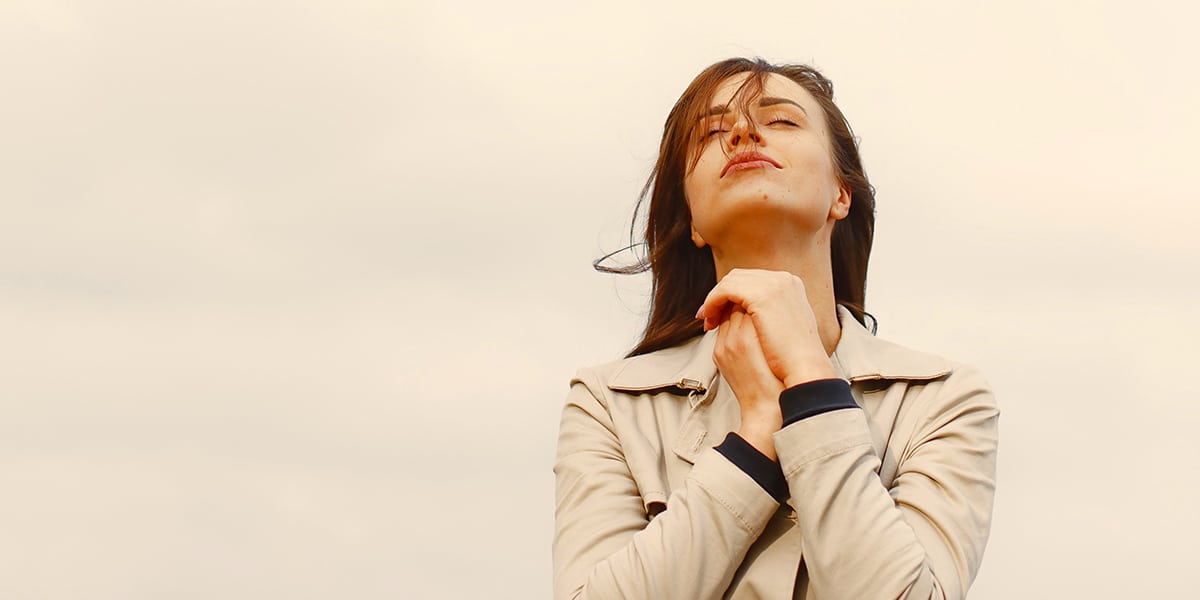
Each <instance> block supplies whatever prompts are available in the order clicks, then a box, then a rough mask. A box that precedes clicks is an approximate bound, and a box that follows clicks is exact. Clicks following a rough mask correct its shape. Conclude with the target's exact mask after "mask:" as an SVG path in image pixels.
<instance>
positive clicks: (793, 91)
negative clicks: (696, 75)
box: [709, 73, 820, 114]
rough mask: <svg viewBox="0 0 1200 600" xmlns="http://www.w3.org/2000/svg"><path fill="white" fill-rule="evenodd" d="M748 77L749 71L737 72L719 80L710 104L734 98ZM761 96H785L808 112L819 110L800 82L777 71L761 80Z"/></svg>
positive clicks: (723, 104) (723, 102)
mask: <svg viewBox="0 0 1200 600" xmlns="http://www.w3.org/2000/svg"><path fill="white" fill-rule="evenodd" d="M749 77H750V73H738V74H737V75H733V76H731V77H729V78H727V79H726V80H725V81H722V82H721V85H719V86H718V87H717V91H716V93H715V94H713V98H712V101H711V102H710V103H709V105H710V106H726V105H728V104H729V103H730V101H731V100H733V99H734V95H735V94H737V93H738V90H740V89H742V84H744V83H746V79H747V78H749ZM758 95H761V96H774V97H776V98H787V99H789V100H794V101H796V102H798V103H799V104H800V105H801V106H803V107H804V108H805V110H806V111H807V112H808V113H809V114H817V113H814V112H813V111H814V110H818V111H819V110H820V107H819V106H818V105H817V101H816V99H815V98H813V96H812V94H810V93H808V90H806V89H804V88H803V87H801V85H800V84H798V83H796V82H795V81H792V80H791V79H788V78H787V77H784V76H783V75H780V74H778V73H768V74H767V76H766V79H765V80H764V81H763V89H762V93H761V94H758ZM753 99H754V98H745V100H750V101H753Z"/></svg>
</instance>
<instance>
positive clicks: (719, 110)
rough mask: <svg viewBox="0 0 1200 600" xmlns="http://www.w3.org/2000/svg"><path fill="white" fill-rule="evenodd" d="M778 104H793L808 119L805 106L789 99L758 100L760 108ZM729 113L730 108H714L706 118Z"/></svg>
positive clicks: (767, 97) (767, 98)
mask: <svg viewBox="0 0 1200 600" xmlns="http://www.w3.org/2000/svg"><path fill="white" fill-rule="evenodd" d="M776 104H791V105H792V106H795V107H796V108H798V109H800V112H802V113H804V116H806V117H807V116H808V111H807V110H805V109H804V107H803V106H800V103H799V102H796V101H795V100H789V99H787V98H779V97H776V96H763V97H762V98H759V99H758V106H759V107H760V108H761V107H766V106H775V105H776ZM728 112H729V107H728V106H714V107H712V108H710V109H708V114H707V115H706V116H709V117H715V116H717V115H723V114H726V113H728Z"/></svg>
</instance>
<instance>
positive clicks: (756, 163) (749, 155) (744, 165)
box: [721, 152, 783, 178]
mask: <svg viewBox="0 0 1200 600" xmlns="http://www.w3.org/2000/svg"><path fill="white" fill-rule="evenodd" d="M766 167H774V168H776V169H782V168H783V167H781V166H780V165H779V163H777V162H775V159H773V158H771V157H770V156H767V155H766V154H763V153H761V152H739V153H738V154H734V155H733V156H731V157H730V158H729V162H728V163H725V168H724V169H721V177H722V178H723V177H725V175H726V174H728V173H732V172H734V171H743V170H746V169H764V168H766Z"/></svg>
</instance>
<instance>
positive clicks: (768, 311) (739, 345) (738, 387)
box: [696, 269, 836, 459]
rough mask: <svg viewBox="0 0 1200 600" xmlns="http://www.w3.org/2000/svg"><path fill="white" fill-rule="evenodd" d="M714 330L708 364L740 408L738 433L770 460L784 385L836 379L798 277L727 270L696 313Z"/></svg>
mask: <svg viewBox="0 0 1200 600" xmlns="http://www.w3.org/2000/svg"><path fill="white" fill-rule="evenodd" d="M696 318H697V319H704V330H705V331H710V330H712V329H714V328H715V329H717V344H716V347H715V348H714V350H713V362H715V363H716V365H717V368H718V369H719V370H720V371H721V374H722V375H723V376H724V377H725V381H727V382H728V383H729V386H730V387H731V388H732V389H733V393H734V395H735V396H737V399H738V404H739V405H740V407H741V414H742V425H741V427H740V428H739V429H738V434H739V435H741V436H742V437H743V438H744V439H746V441H748V442H750V444H751V445H753V446H754V447H755V448H757V449H758V450H759V451H760V452H762V453H763V454H765V455H767V456H768V457H769V458H771V459H775V448H774V442H773V440H772V437H771V436H772V434H774V433H775V432H776V431H778V430H779V428H780V427H781V426H782V424H783V418H782V416H781V414H780V410H779V393H780V392H782V391H783V390H784V389H786V388H789V387H792V386H795V385H799V384H801V383H805V382H807V381H813V380H816V379H825V378H829V377H836V374H835V372H834V369H833V364H832V363H831V362H830V361H829V356H828V355H827V354H826V353H825V348H824V346H823V345H822V343H821V335H820V332H819V331H818V328H817V319H816V317H815V316H814V314H813V310H812V307H811V305H810V304H809V302H808V296H807V294H806V292H805V289H804V282H803V281H802V280H801V279H800V278H799V277H797V276H795V275H793V274H791V273H787V272H784V271H764V270H757V269H734V270H732V271H730V272H729V273H728V274H726V275H725V277H723V278H722V279H721V281H720V282H719V283H717V285H716V286H715V287H714V288H713V289H712V291H710V292H709V294H708V297H707V298H705V300H704V304H703V305H702V306H701V307H700V310H698V311H697V312H696Z"/></svg>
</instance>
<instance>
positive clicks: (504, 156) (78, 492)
mask: <svg viewBox="0 0 1200 600" xmlns="http://www.w3.org/2000/svg"><path fill="white" fill-rule="evenodd" d="M1197 16H1198V15H1197V14H1196V11H1195V9H1188V11H1187V12H1182V11H1181V10H1180V9H1176V8H1171V5H1170V4H1168V3H1155V2H1110V3H1087V4H1081V5H1079V6H1068V5H1067V3H1041V2H1018V3H1014V2H1003V3H1002V2H991V3H982V2H921V3H871V4H859V3H834V2H822V3H804V2H787V3H783V2H770V3H759V4H735V3H698V2H681V3H670V4H668V3H655V4H649V3H647V4H642V3H633V2H606V3H585V4H576V3H559V2H544V3H536V2H527V1H521V2H507V3H483V2H479V3H474V4H442V3H436V2H420V3H411V2H410V3H405V2H401V3H394V2H362V1H349V2H323V3H313V2H296V3H285V2H213V1H204V2H201V1H194V2H128V1H107V2H63V1H57V0H29V1H25V2H22V1H16V2H14V1H13V0H8V1H6V2H4V3H3V4H0V140H2V141H0V203H2V204H0V208H2V213H0V215H2V218H0V598H3V599H9V598H12V599H35V598H36V599H89V600H93V599H110V598H111V599H143V598H144V599H160V598H172V599H188V598H264V597H270V598H341V597H345V598H424V597H444V598H482V597H504V598H528V597H545V596H547V595H548V594H549V578H550V554H549V545H550V536H551V529H552V512H553V506H552V494H553V490H552V486H553V477H552V475H551V471H550V469H551V464H552V459H553V453H554V444H555V436H556V428H557V418H558V411H559V407H560V405H561V402H562V399H563V397H564V394H565V392H566V389H567V388H566V382H567V379H568V378H569V377H570V375H571V373H572V372H573V371H574V369H575V368H576V367H577V366H579V365H581V364H586V363H594V362H599V361H605V360H609V359H612V358H615V357H617V356H619V355H621V354H622V353H623V352H624V351H625V350H627V349H628V347H629V346H630V345H631V343H632V342H633V340H634V339H635V337H636V335H637V331H638V328H639V327H640V323H641V319H642V315H641V312H640V311H641V310H642V308H643V306H644V301H645V288H644V285H645V280H644V279H631V280H630V279H617V278H613V277H610V276H605V275H600V274H596V273H593V272H592V271H591V269H590V265H589V262H590V261H591V260H592V259H593V258H595V257H597V256H599V255H600V254H603V253H604V252H606V251H608V250H611V249H615V248H618V247H620V246H621V245H622V243H623V241H624V235H625V232H626V227H627V219H628V215H629V212H630V210H631V208H632V205H633V202H634V199H635V196H636V194H637V192H638V190H639V188H640V185H641V183H642V181H643V179H644V177H645V176H646V174H647V173H648V172H649V168H650V165H651V163H652V161H653V158H654V153H655V149H656V144H657V140H658V135H659V132H660V130H661V126H662V121H663V119H664V117H665V115H666V112H667V110H668V108H669V107H670V106H671V104H672V103H673V101H674V100H675V98H676V97H677V96H678V94H679V93H680V92H681V91H682V89H683V87H684V86H685V85H686V83H687V82H688V81H689V79H690V78H691V77H692V76H693V75H694V74H695V73H696V72H698V71H699V70H700V69H701V68H703V67H704V66H706V65H707V64H709V63H711V62H713V61H715V60H718V59H720V58H724V57H727V56H731V55H762V56H764V57H766V58H769V59H772V60H780V61H786V60H792V61H801V62H812V63H813V64H815V65H816V66H818V67H819V68H822V69H823V70H824V71H825V72H826V74H827V75H828V76H830V77H831V78H832V79H833V80H834V82H835V84H836V89H837V98H838V100H839V103H840V105H841V106H842V107H843V109H844V110H845V112H846V113H847V115H848V116H849V118H850V121H851V123H852V124H853V125H854V127H855V129H856V132H857V134H858V135H860V136H861V137H862V140H863V142H862V147H863V154H864V158H865V161H866V166H867V170H868V173H869V174H870V175H871V177H872V181H873V183H874V184H875V185H876V187H877V188H878V207H879V208H878V237H877V241H876V245H875V252H874V259H873V262H872V270H871V278H870V282H869V286H868V303H869V309H870V310H871V311H872V312H874V313H875V314H876V315H877V316H878V317H879V319H880V321H881V327H880V335H882V336H885V337H888V338H890V339H893V340H896V341H901V342H903V343H906V344H908V345H911V346H914V347H918V348H923V349H928V350H933V351H936V352H938V353H941V354H944V355H947V356H950V357H953V358H956V359H959V360H963V361H969V362H973V363H976V364H978V365H980V366H981V367H982V368H983V369H984V371H985V372H986V373H988V374H989V376H990V378H991V380H992V382H993V383H994V385H995V388H996V391H997V393H998V395H999V399H1000V402H1001V404H1002V408H1003V417H1002V428H1003V430H1002V446H1001V464H1000V473H999V477H1000V481H999V484H1000V488H999V492H998V494H997V504H996V512H995V515H996V516H995V525H994V530H993V534H992V538H991V543H990V546H989V548H988V554H987V557H986V561H985V563H984V567H983V571H982V572H981V574H980V576H979V579H978V581H977V584H976V586H975V591H974V593H973V594H972V598H974V599H999V598H1018V597H1019V598H1064V597H1072V598H1126V597H1163V598H1181V597H1185V596H1191V595H1192V594H1194V590H1193V589H1192V587H1193V585H1192V582H1193V579H1194V578H1193V577H1192V571H1193V570H1194V564H1195V562H1196V558H1197V553H1196V550H1195V540H1196V539H1197V538H1198V537H1200V523H1198V520H1197V517H1196V510H1197V509H1196V505H1197V501H1198V500H1200V498H1198V497H1197V496H1198V494H1197V492H1198V490H1200V469H1197V466H1196V465H1197V459H1198V458H1200V443H1198V442H1197V437H1196V430H1197V428H1198V427H1200V409H1198V408H1197V404H1196V402H1197V397H1196V392H1195V390H1194V381H1193V378H1194V376H1195V374H1196V370H1195V365H1196V359H1197V352H1196V350H1195V349H1194V348H1195V346H1194V343H1195V340H1196V339H1197V334H1198V333H1200V331H1198V328H1197V325H1196V312H1195V309H1196V306H1197V304H1198V302H1200V287H1198V286H1197V284H1196V280H1195V278H1196V275H1197V262H1198V261H1197V259H1198V258H1200V243H1198V242H1197V239H1196V236H1195V232H1194V221H1196V219H1197V217H1200V209H1198V208H1197V203H1198V201H1200V197H1198V193H1197V191H1196V183H1195V176H1196V173H1197V170H1196V167H1195V166H1194V164H1195V162H1196V160H1197V156H1198V154H1197V140H1198V139H1200V119H1198V118H1197V107H1198V106H1200V78H1198V76H1197V69H1196V56H1198V55H1200V44H1198V43H1197V42H1196V41H1194V38H1193V37H1192V25H1193V24H1194V23H1195V22H1196V21H1195V19H1196V17H1197ZM581 340H583V341H581Z"/></svg>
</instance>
